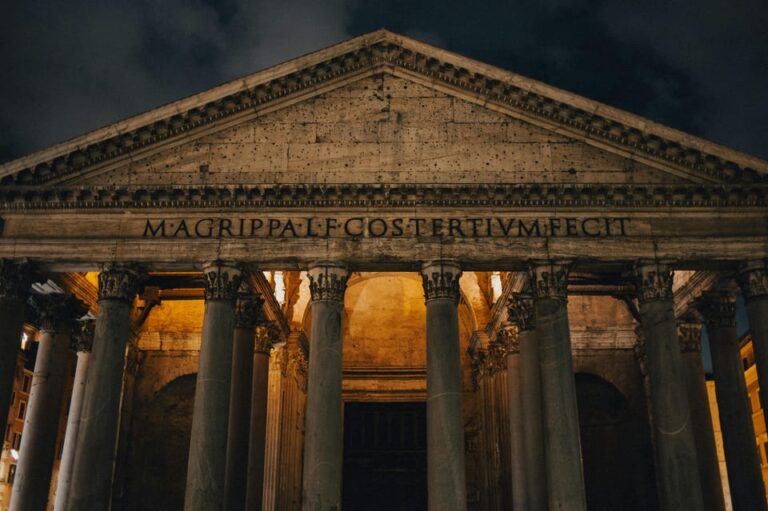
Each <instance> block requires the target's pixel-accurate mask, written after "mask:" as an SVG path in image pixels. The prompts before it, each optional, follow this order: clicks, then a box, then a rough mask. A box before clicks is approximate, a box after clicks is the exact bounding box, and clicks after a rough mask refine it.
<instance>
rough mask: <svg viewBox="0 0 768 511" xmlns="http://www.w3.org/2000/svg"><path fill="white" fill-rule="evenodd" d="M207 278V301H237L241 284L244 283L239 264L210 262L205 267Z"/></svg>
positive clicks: (204, 273) (204, 271)
mask: <svg viewBox="0 0 768 511" xmlns="http://www.w3.org/2000/svg"><path fill="white" fill-rule="evenodd" d="M203 275H204V276H205V299H206V300H224V301H235V300H236V299H237V296H238V290H239V289H240V284H241V283H242V281H243V277H244V275H243V271H242V270H241V268H240V266H239V265H238V264H237V263H233V262H225V261H210V262H207V263H205V264H204V265H203Z"/></svg>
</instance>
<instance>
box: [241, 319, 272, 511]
mask: <svg viewBox="0 0 768 511" xmlns="http://www.w3.org/2000/svg"><path fill="white" fill-rule="evenodd" d="M277 335H278V329H277V326H276V325H275V324H274V323H273V322H272V321H267V319H266V318H265V317H264V315H263V314H262V315H260V316H259V318H258V321H257V325H256V338H255V344H254V347H255V348H254V350H253V378H252V382H251V403H250V411H251V414H250V415H251V417H250V419H251V420H250V423H251V428H250V437H249V449H248V494H247V498H246V507H245V508H246V509H249V510H254V511H260V510H261V509H262V504H263V497H264V459H265V454H266V437H267V391H268V388H269V387H268V385H269V356H270V353H271V352H272V345H273V343H274V341H275V340H276V339H277Z"/></svg>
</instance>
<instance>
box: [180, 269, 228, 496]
mask: <svg viewBox="0 0 768 511" xmlns="http://www.w3.org/2000/svg"><path fill="white" fill-rule="evenodd" d="M203 275H204V276H205V312H204V313H203V332H202V336H201V342H200V361H199V363H198V371H197V383H196V384H195V402H194V406H193V412H192V434H191V437H190V443H189V460H188V462H187V484H186V488H185V495H184V509H185V510H186V511H213V510H220V509H223V507H224V474H225V470H226V463H227V460H226V456H227V428H228V423H229V420H228V417H229V392H230V384H231V377H232V349H233V336H234V333H235V300H236V299H237V291H238V289H239V287H240V283H241V281H242V277H243V275H242V273H241V271H240V268H239V267H237V266H236V265H235V264H232V263H225V262H223V261H212V262H208V263H206V264H204V265H203Z"/></svg>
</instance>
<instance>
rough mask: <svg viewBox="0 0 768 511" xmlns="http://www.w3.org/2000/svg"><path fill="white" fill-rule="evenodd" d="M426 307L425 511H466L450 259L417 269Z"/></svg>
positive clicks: (455, 294) (454, 274)
mask: <svg viewBox="0 0 768 511" xmlns="http://www.w3.org/2000/svg"><path fill="white" fill-rule="evenodd" d="M421 276H422V281H423V284H424V297H425V300H426V306H427V497H428V508H429V509H430V511H438V510H439V511H458V510H465V509H466V508H467V488H466V475H465V459H464V412H463V387H462V382H461V353H460V347H459V318H458V302H459V279H460V278H461V268H460V267H459V266H458V264H456V263H455V262H452V261H445V260H443V261H434V262H429V263H426V264H424V266H422V268H421Z"/></svg>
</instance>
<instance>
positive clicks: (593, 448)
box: [576, 373, 642, 511]
mask: <svg viewBox="0 0 768 511" xmlns="http://www.w3.org/2000/svg"><path fill="white" fill-rule="evenodd" d="M576 396H577V400H578V407H579V427H580V431H581V452H582V461H583V463H584V483H585V487H586V492H587V507H588V508H589V510H590V511H613V510H615V509H626V510H630V509H642V505H641V499H639V498H638V496H637V495H636V494H635V491H634V490H635V486H634V481H633V477H632V474H633V471H634V468H633V467H634V465H635V464H636V463H637V462H638V460H636V459H633V458H634V457H633V455H632V454H633V453H632V452H631V450H630V449H629V446H630V443H631V441H632V438H631V434H632V432H631V429H630V426H631V424H630V413H629V407H628V404H627V400H626V398H625V397H624V395H623V394H622V393H621V392H620V391H619V390H618V389H617V388H616V387H614V386H613V385H612V384H611V383H609V382H607V381H606V380H604V379H602V378H600V377H599V376H595V375H593V374H586V373H577V374H576Z"/></svg>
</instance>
